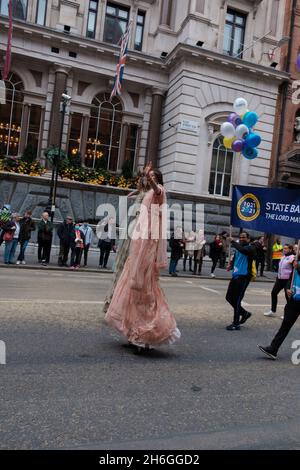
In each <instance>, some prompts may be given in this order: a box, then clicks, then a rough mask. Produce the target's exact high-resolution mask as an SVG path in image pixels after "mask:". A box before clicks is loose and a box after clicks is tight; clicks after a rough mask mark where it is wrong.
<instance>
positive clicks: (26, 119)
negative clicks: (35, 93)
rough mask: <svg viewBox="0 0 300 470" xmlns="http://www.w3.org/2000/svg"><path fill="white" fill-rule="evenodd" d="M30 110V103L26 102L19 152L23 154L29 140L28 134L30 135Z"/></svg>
mask: <svg viewBox="0 0 300 470" xmlns="http://www.w3.org/2000/svg"><path fill="white" fill-rule="evenodd" d="M29 112H30V105H29V104H28V103H25V104H24V106H23V113H22V122H21V133H20V142H19V149H18V154H19V155H22V154H23V152H24V150H25V147H26V142H27V135H28V128H29Z"/></svg>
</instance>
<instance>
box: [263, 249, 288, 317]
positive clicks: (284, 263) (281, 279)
mask: <svg viewBox="0 0 300 470" xmlns="http://www.w3.org/2000/svg"><path fill="white" fill-rule="evenodd" d="M293 249H294V247H293V245H284V247H283V258H281V260H280V263H279V267H278V274H277V277H276V281H275V284H274V287H273V289H272V293H271V299H272V306H271V310H270V311H268V312H265V313H264V315H265V317H272V316H274V315H276V309H277V302H278V294H279V292H281V291H282V290H283V289H284V291H285V296H286V301H288V297H287V285H288V282H289V279H290V277H291V273H292V271H293V263H294V261H295V255H294V251H293Z"/></svg>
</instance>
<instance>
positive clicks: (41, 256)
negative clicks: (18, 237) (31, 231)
mask: <svg viewBox="0 0 300 470" xmlns="http://www.w3.org/2000/svg"><path fill="white" fill-rule="evenodd" d="M52 234H53V224H52V222H50V220H49V213H48V212H43V213H42V219H41V220H40V222H39V223H38V237H37V239H38V260H39V263H42V264H43V265H47V264H48V263H49V261H50V252H51V243H52Z"/></svg>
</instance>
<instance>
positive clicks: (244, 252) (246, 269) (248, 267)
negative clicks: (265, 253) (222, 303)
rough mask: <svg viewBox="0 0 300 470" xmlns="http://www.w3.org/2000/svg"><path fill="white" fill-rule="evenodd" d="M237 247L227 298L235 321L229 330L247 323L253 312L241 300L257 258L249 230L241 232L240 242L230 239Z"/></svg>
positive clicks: (233, 245) (236, 328)
mask: <svg viewBox="0 0 300 470" xmlns="http://www.w3.org/2000/svg"><path fill="white" fill-rule="evenodd" d="M229 240H230V241H231V245H232V247H233V248H235V250H236V251H235V255H234V258H233V261H232V279H231V281H230V283H229V286H228V290H227V294H226V300H227V302H229V303H230V305H231V306H232V307H233V309H234V315H233V322H232V323H231V324H230V325H229V326H227V327H226V329H227V330H229V331H235V330H239V329H240V325H241V324H243V323H245V322H246V321H247V320H248V319H249V318H250V317H251V313H250V312H247V311H246V310H245V309H244V308H243V307H242V306H241V302H242V300H243V298H244V295H245V292H246V289H247V287H248V285H249V282H250V280H251V276H252V263H253V261H254V260H255V253H256V252H255V247H254V246H253V245H251V244H250V236H249V234H248V233H247V232H242V233H240V239H239V243H237V242H235V241H234V240H233V239H232V238H230V239H229Z"/></svg>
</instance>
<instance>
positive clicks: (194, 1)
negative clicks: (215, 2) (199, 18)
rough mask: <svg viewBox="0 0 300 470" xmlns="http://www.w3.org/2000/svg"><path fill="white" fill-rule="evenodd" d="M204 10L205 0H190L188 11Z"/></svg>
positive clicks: (200, 11) (197, 11)
mask: <svg viewBox="0 0 300 470" xmlns="http://www.w3.org/2000/svg"><path fill="white" fill-rule="evenodd" d="M204 10H205V0H190V3H189V13H202V14H204Z"/></svg>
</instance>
